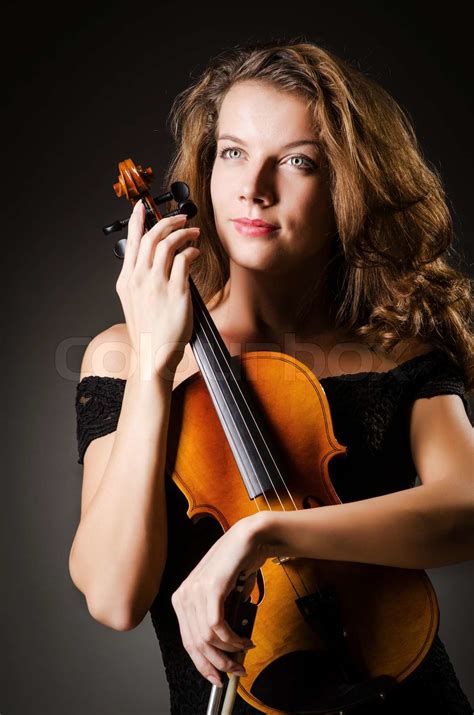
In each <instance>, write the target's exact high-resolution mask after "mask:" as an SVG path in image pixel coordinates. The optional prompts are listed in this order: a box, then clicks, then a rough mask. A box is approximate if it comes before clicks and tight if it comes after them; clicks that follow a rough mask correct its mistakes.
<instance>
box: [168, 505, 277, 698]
mask: <svg viewBox="0 0 474 715" xmlns="http://www.w3.org/2000/svg"><path fill="white" fill-rule="evenodd" d="M262 516H263V513H262V514H260V513H258V514H255V515H252V516H250V517H245V518H244V519H241V520H240V521H238V522H237V523H236V524H234V525H233V526H232V527H231V528H230V529H229V530H228V531H226V532H225V534H223V536H221V537H220V538H219V539H218V540H217V541H216V542H215V543H214V544H213V545H212V547H211V548H210V549H209V551H208V552H207V554H206V555H205V556H204V557H203V558H202V559H201V561H200V562H199V563H198V564H197V566H196V567H195V568H194V569H193V570H192V571H191V573H190V574H189V576H188V577H187V578H186V579H185V580H184V581H183V583H182V584H181V585H180V587H179V588H178V589H177V590H176V591H175V592H174V593H173V595H172V597H171V602H172V604H173V608H174V610H175V612H176V615H177V617H178V622H179V628H180V632H181V638H182V641H183V645H184V647H185V648H186V650H187V652H188V653H189V655H190V657H191V659H192V660H193V662H194V665H195V666H196V668H197V669H198V671H199V672H200V673H201V674H202V675H203V676H204V677H205V678H207V679H208V680H209V681H210V682H211V683H213V684H214V685H222V682H221V679H220V674H219V672H218V671H219V670H220V671H222V672H226V673H236V674H237V675H245V670H243V669H242V667H241V666H240V665H238V664H237V663H236V662H235V660H233V659H232V658H231V657H230V655H229V654H230V653H237V652H241V651H242V650H245V649H246V648H249V647H253V644H252V642H251V641H249V640H248V639H246V638H242V637H241V636H239V635H237V634H236V633H235V632H234V631H233V630H232V629H231V628H230V626H229V624H228V623H227V621H226V620H225V619H224V604H225V601H226V598H227V596H228V595H229V594H230V592H231V591H232V590H233V589H234V588H235V585H236V582H237V579H238V578H239V576H242V577H244V578H245V583H244V590H243V594H242V596H243V600H245V598H246V597H247V596H248V595H249V594H250V593H251V592H252V589H253V586H254V584H255V579H256V575H257V571H258V569H259V568H260V567H261V566H262V565H263V564H264V563H265V561H266V560H267V558H268V557H269V555H270V554H269V547H268V546H267V544H266V543H265V537H264V520H263V519H262Z"/></svg>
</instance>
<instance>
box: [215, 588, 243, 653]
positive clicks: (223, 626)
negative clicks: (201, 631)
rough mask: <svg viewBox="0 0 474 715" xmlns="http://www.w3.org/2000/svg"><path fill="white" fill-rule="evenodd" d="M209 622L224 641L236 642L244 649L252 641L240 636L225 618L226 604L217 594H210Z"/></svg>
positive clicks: (240, 648)
mask: <svg viewBox="0 0 474 715" xmlns="http://www.w3.org/2000/svg"><path fill="white" fill-rule="evenodd" d="M207 622H208V623H210V624H211V627H212V630H213V631H214V633H215V634H216V636H217V638H219V640H220V641H222V643H226V644H228V645H230V644H236V645H238V646H239V650H244V649H245V648H248V647H249V645H251V641H250V640H249V639H247V638H245V637H242V636H239V635H238V634H237V633H236V632H235V631H234V630H232V628H231V627H230V625H229V624H228V622H227V621H226V620H225V618H224V605H223V603H222V602H221V600H220V599H219V598H218V597H216V596H215V595H210V596H209V598H208V601H207Z"/></svg>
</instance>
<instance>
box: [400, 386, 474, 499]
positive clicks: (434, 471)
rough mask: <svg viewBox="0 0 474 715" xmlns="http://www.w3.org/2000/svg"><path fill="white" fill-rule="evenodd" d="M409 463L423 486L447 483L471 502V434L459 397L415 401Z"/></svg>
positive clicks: (473, 451)
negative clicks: (461, 489) (462, 490)
mask: <svg viewBox="0 0 474 715" xmlns="http://www.w3.org/2000/svg"><path fill="white" fill-rule="evenodd" d="M410 446H411V452H412V457H413V461H414V464H415V467H416V470H417V474H418V476H419V478H420V481H421V482H422V483H423V484H427V483H429V482H435V481H439V480H441V479H449V480H450V484H451V485H452V486H454V482H455V481H457V482H458V483H459V484H460V485H461V486H462V487H466V489H467V492H466V493H467V494H470V495H471V498H472V500H473V501H474V430H473V428H472V426H471V423H470V421H469V418H468V416H467V414H466V410H465V408H464V404H463V402H462V400H461V397H460V396H459V395H436V396H435V397H430V398H420V399H417V400H415V402H414V403H413V406H412V410H411V419H410Z"/></svg>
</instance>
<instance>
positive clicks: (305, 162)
mask: <svg viewBox="0 0 474 715" xmlns="http://www.w3.org/2000/svg"><path fill="white" fill-rule="evenodd" d="M293 159H296V160H297V161H298V162H299V163H298V164H293V166H294V167H296V168H297V169H306V170H311V169H316V164H315V163H314V161H311V159H308V157H306V156H303V155H302V154H295V155H294V156H290V158H289V159H288V161H292V160H293Z"/></svg>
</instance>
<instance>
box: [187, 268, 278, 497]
mask: <svg viewBox="0 0 474 715" xmlns="http://www.w3.org/2000/svg"><path fill="white" fill-rule="evenodd" d="M189 284H190V290H191V299H192V303H193V311H194V320H193V333H192V336H191V340H190V345H191V349H192V351H193V353H194V356H195V358H196V362H197V364H198V366H199V368H200V371H201V375H202V377H203V379H204V381H205V383H206V385H207V388H208V390H209V394H210V396H211V398H212V401H213V403H214V406H215V408H216V412H217V415H218V417H219V420H220V422H221V424H222V427H223V429H224V432H225V434H226V437H227V440H228V442H229V445H230V447H231V450H232V453H233V455H234V458H235V460H236V462H237V466H238V468H239V471H240V474H241V477H242V480H243V482H244V485H245V487H246V489H247V492H248V495H249V498H250V499H254V498H255V497H256V496H260V495H261V494H263V493H264V492H266V491H270V490H271V489H272V481H273V484H274V483H275V479H278V475H279V474H280V472H279V470H278V468H277V465H276V462H275V453H276V449H275V444H274V442H273V440H272V439H271V437H270V435H269V432H268V428H267V427H266V426H265V422H264V419H263V416H262V414H261V412H260V410H259V409H258V408H257V405H256V402H255V396H254V394H253V391H252V390H251V386H250V385H249V383H248V382H247V381H246V380H245V376H244V374H243V372H244V366H243V364H242V362H241V360H240V359H237V360H235V359H234V358H232V357H231V355H230V353H229V351H228V349H227V346H226V345H225V343H224V341H223V340H222V337H221V335H220V333H219V331H218V330H217V327H216V324H215V323H214V321H213V319H212V318H211V316H210V314H209V311H208V310H207V308H206V305H205V304H204V301H203V300H202V298H201V296H200V294H199V292H198V290H197V288H196V286H195V284H194V282H193V280H192V278H191V276H189Z"/></svg>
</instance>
